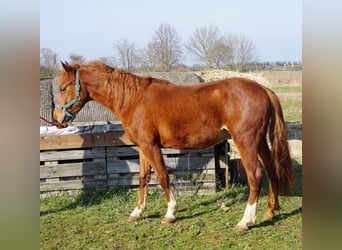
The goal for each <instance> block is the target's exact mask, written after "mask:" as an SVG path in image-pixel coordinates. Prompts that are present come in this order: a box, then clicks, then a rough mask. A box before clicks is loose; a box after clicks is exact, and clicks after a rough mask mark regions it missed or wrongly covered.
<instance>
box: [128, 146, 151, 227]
mask: <svg viewBox="0 0 342 250" xmlns="http://www.w3.org/2000/svg"><path fill="white" fill-rule="evenodd" d="M139 159H140V172H139V196H138V202H137V206H136V207H135V208H134V210H133V212H132V213H131V214H130V216H129V218H128V220H129V221H135V220H138V219H140V218H141V217H142V216H143V213H144V212H145V210H146V205H147V189H148V183H149V182H150V179H151V165H150V163H149V161H148V160H147V159H146V157H145V155H144V154H143V153H142V151H141V150H139Z"/></svg>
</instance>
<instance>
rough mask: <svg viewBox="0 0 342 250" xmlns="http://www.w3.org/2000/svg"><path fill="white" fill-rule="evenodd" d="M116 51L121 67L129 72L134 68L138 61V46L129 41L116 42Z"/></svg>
mask: <svg viewBox="0 0 342 250" xmlns="http://www.w3.org/2000/svg"><path fill="white" fill-rule="evenodd" d="M114 49H115V50H116V52H117V60H118V63H119V65H120V66H121V67H122V68H123V69H125V70H128V71H131V70H132V69H133V67H134V64H135V60H136V46H135V44H134V42H133V43H130V42H129V41H128V40H127V39H121V40H118V41H117V42H115V44H114Z"/></svg>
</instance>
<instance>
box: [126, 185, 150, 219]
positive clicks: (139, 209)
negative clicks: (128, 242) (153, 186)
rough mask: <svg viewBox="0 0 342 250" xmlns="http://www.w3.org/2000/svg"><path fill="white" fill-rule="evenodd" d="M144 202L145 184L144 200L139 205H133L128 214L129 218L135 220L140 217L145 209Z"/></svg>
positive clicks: (145, 199)
mask: <svg viewBox="0 0 342 250" xmlns="http://www.w3.org/2000/svg"><path fill="white" fill-rule="evenodd" d="M146 204H147V186H146V187H145V192H144V200H143V203H142V204H141V206H140V207H135V208H134V210H133V211H132V213H131V214H130V216H129V220H136V219H140V218H141V217H142V216H143V214H144V212H145V211H146Z"/></svg>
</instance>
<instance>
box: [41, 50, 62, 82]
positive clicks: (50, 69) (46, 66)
mask: <svg viewBox="0 0 342 250" xmlns="http://www.w3.org/2000/svg"><path fill="white" fill-rule="evenodd" d="M57 73H58V55H57V53H56V52H54V51H52V50H51V49H48V48H42V49H40V76H41V77H48V78H50V77H55V76H56V75H57Z"/></svg>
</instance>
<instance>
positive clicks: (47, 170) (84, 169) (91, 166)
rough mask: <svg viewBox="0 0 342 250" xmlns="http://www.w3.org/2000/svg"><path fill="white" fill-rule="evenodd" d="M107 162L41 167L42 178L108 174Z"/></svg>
mask: <svg viewBox="0 0 342 250" xmlns="http://www.w3.org/2000/svg"><path fill="white" fill-rule="evenodd" d="M106 173H107V171H106V163H105V162H84V163H70V164H58V165H48V166H41V167H40V178H41V179H44V178H46V179H48V178H56V177H74V176H88V175H103V174H106Z"/></svg>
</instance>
